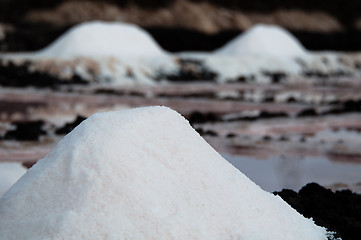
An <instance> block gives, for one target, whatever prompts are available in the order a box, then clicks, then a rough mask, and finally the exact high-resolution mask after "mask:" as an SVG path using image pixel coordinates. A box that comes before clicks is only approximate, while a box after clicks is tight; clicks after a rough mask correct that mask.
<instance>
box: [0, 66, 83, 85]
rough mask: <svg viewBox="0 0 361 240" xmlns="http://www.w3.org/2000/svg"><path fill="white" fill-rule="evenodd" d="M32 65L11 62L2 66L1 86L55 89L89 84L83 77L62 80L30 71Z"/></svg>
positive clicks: (0, 71) (0, 68)
mask: <svg viewBox="0 0 361 240" xmlns="http://www.w3.org/2000/svg"><path fill="white" fill-rule="evenodd" d="M30 65H31V63H30V62H24V63H23V64H20V65H15V64H14V63H12V62H10V63H8V64H7V65H5V64H3V63H1V64H0V86H5V87H28V86H32V87H39V88H49V87H50V88H55V87H57V86H59V85H64V84H87V82H86V81H85V80H83V79H82V78H81V77H79V76H77V75H75V76H74V77H73V78H72V79H71V80H69V81H68V80H62V79H59V78H58V77H56V76H53V75H50V74H47V73H43V72H38V71H30V70H29V67H30Z"/></svg>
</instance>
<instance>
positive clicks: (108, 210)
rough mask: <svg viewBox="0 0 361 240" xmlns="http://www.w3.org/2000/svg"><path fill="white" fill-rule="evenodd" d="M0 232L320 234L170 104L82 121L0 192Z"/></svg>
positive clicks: (284, 239) (290, 239)
mask: <svg viewBox="0 0 361 240" xmlns="http://www.w3.org/2000/svg"><path fill="white" fill-rule="evenodd" d="M0 216H1V217H0V234H1V239H17V240H21V239H134V240H135V239H136V240H142V239H148V240H150V239H157V240H163V239H164V240H169V239H179V240H185V239H187V240H190V239H199V240H205V239H207V240H213V239H214V240H226V239H238V240H268V239H269V240H271V239H272V240H274V239H277V240H305V239H307V240H321V239H322V240H326V230H325V229H324V228H322V227H318V226H316V225H315V224H314V222H313V221H312V220H310V219H306V218H304V217H303V216H301V215H300V214H299V213H297V212H296V211H295V210H294V209H293V208H291V207H290V206H289V205H287V203H285V202H284V201H283V200H282V199H281V198H280V197H278V196H274V195H273V194H270V193H268V192H265V191H263V190H262V189H261V188H259V187H258V186H257V185H256V184H255V183H253V182H252V181H251V180H249V179H248V178H247V177H246V176H245V175H244V174H242V173H241V172H240V171H238V170H237V169H236V168H235V167H233V166H232V165H231V164H230V163H228V162H227V161H226V160H225V159H223V158H222V157H221V156H220V154H218V153H217V152H216V151H215V150H214V149H213V148H212V147H211V146H210V145H208V143H207V142H206V141H205V140H204V139H203V138H202V137H200V135H199V134H198V133H197V132H196V131H195V130H194V129H193V128H192V127H191V126H190V125H189V123H188V122H187V121H186V120H185V119H184V118H183V117H182V116H181V115H180V114H178V113H177V112H175V111H173V110H170V109H169V108H166V107H146V108H137V109H131V110H122V111H114V112H107V113H101V114H95V115H93V116H91V117H90V118H88V119H87V120H85V121H83V122H82V123H81V124H80V125H79V126H78V127H76V128H75V129H74V130H73V131H72V132H71V133H69V134H68V135H67V136H65V138H64V139H63V140H62V141H60V142H59V143H58V145H57V146H56V147H55V148H54V150H53V151H52V152H51V153H49V154H48V155H47V156H46V157H45V158H44V159H42V160H40V161H39V162H38V163H37V164H35V165H34V166H33V167H32V168H31V169H30V170H28V172H27V173H26V174H25V175H24V176H23V177H22V178H21V179H20V180H19V181H18V182H17V183H16V184H15V185H14V186H13V187H12V188H11V189H10V190H9V191H8V192H7V193H5V194H4V196H3V197H2V198H1V199H0Z"/></svg>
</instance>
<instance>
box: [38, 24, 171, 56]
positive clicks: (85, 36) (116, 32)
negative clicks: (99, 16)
mask: <svg viewBox="0 0 361 240" xmlns="http://www.w3.org/2000/svg"><path fill="white" fill-rule="evenodd" d="M160 54H164V51H163V50H162V49H161V48H160V47H159V46H158V44H157V43H156V42H155V41H154V40H153V38H152V37H151V36H150V34H148V33H147V32H146V31H144V30H142V29H141V28H139V27H137V26H135V25H133V24H126V23H119V22H114V23H110V22H98V21H95V22H87V23H83V24H79V25H77V26H75V27H73V28H71V29H70V30H69V31H68V32H66V33H65V34H63V35H62V36H61V37H59V38H58V39H57V40H56V41H55V42H54V43H52V44H51V45H50V46H48V47H46V48H45V49H43V50H41V51H39V52H38V55H40V56H46V57H63V58H71V57H79V56H86V57H89V56H90V57H100V56H115V57H124V56H125V57H129V56H154V55H155V56H156V55H160Z"/></svg>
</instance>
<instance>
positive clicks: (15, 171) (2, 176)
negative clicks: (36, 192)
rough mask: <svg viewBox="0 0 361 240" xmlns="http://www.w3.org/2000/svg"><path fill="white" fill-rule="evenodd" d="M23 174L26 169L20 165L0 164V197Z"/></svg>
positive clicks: (11, 163) (15, 163)
mask: <svg viewBox="0 0 361 240" xmlns="http://www.w3.org/2000/svg"><path fill="white" fill-rule="evenodd" d="M25 172H26V168H25V167H24V166H23V165H22V164H21V163H17V162H2V163H0V197H1V196H2V195H3V194H4V193H5V192H6V191H7V190H8V189H9V188H10V187H11V186H12V185H13V184H14V183H15V182H16V181H17V180H18V179H19V178H20V177H21V176H23V175H24V173H25ZM0 234H1V233H0Z"/></svg>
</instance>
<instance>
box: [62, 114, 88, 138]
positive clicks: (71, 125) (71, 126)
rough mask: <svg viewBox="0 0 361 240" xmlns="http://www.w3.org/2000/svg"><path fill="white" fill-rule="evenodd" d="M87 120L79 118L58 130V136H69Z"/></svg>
mask: <svg viewBox="0 0 361 240" xmlns="http://www.w3.org/2000/svg"><path fill="white" fill-rule="evenodd" d="M85 119H86V118H84V117H82V116H77V118H76V119H75V121H74V122H71V123H66V124H65V125H64V126H63V127H61V128H58V129H57V130H56V131H55V133H56V134H68V133H69V132H71V131H72V130H73V129H74V128H75V127H76V126H78V125H79V124H80V123H81V122H82V121H84V120H85Z"/></svg>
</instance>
